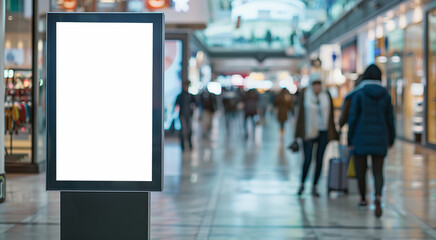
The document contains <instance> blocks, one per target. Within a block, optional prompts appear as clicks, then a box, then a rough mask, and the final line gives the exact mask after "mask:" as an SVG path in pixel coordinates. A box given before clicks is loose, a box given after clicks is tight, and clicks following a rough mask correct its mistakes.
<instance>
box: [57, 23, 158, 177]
mask: <svg viewBox="0 0 436 240" xmlns="http://www.w3.org/2000/svg"><path fill="white" fill-rule="evenodd" d="M56 44H57V46H56V104H57V105H56V124H57V125H56V179H57V180H58V181H151V180H152V102H153V100H152V94H153V92H152V86H153V85H152V83H153V74H152V69H153V65H152V64H153V25H152V24H151V23H83V22H82V23H74V22H58V23H56Z"/></svg>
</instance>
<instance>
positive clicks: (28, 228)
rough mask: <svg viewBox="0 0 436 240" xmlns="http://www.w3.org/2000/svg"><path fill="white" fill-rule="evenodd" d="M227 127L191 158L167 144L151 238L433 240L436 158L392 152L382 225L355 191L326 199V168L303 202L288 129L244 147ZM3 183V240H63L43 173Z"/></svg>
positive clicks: (266, 130)
mask: <svg viewBox="0 0 436 240" xmlns="http://www.w3.org/2000/svg"><path fill="white" fill-rule="evenodd" d="M222 122H223V121H220V122H218V121H215V122H214V128H213V130H212V133H211V137H210V139H201V138H197V137H196V139H195V142H194V143H195V145H194V150H193V151H188V152H185V153H183V154H182V152H181V150H180V148H179V147H178V141H177V140H174V139H168V141H167V143H166V148H165V158H166V161H165V170H166V175H165V191H164V192H163V193H153V194H152V205H151V208H152V215H151V218H152V225H151V226H152V230H151V236H152V239H156V240H157V239H165V240H169V239H177V240H184V239H186V240H188V239H193V240H195V239H226V240H227V239H235V240H241V239H274V240H280V239H436V152H435V151H432V150H428V149H423V148H421V147H418V146H415V145H413V144H409V143H405V142H400V141H398V142H397V144H396V145H395V147H394V148H393V149H391V151H390V153H389V157H388V159H387V162H386V165H385V175H386V179H385V180H386V188H385V191H384V195H385V198H384V215H383V217H382V218H381V219H380V220H378V219H376V218H375V217H374V215H373V206H369V207H368V208H367V209H359V208H357V200H358V196H357V194H356V187H355V186H354V185H352V186H351V189H350V191H351V193H350V194H349V195H348V196H344V195H340V194H332V195H331V196H330V197H327V194H326V188H325V186H326V173H327V168H326V167H325V168H324V173H323V178H322V181H321V182H320V185H319V190H320V191H321V197H320V198H312V197H311V195H310V184H311V183H310V182H308V183H307V188H308V190H307V192H306V194H305V195H304V196H302V197H301V198H298V197H297V195H296V192H297V188H298V185H299V178H300V166H301V157H300V155H299V154H298V153H297V154H294V153H292V152H290V151H289V150H287V149H286V146H287V145H288V144H289V143H290V142H291V141H292V137H291V136H292V134H291V133H290V129H286V133H285V135H284V137H283V139H281V138H280V136H279V135H278V132H279V130H278V126H277V124H276V122H275V118H274V117H273V116H269V117H268V118H267V119H266V121H265V123H264V125H263V126H262V125H258V126H257V127H256V130H255V131H254V132H255V134H250V135H249V137H248V139H247V140H245V138H244V134H243V133H242V132H241V130H240V129H242V127H240V126H239V127H237V126H233V128H232V131H231V132H230V134H227V132H226V130H225V127H224V126H223V125H222V126H221V125H220V126H219V127H218V125H219V124H223V123H222ZM288 125H289V124H288ZM196 136H201V135H200V134H196ZM334 147H335V146H334V144H331V146H330V149H329V151H328V153H327V157H326V161H327V160H328V158H329V156H332V154H334V150H333V148H334ZM325 166H327V165H325ZM369 179H371V177H370V178H369ZM7 180H8V182H7V194H8V195H7V197H8V198H7V202H5V203H3V204H0V239H7V240H18V239H44V240H51V239H59V193H57V192H46V191H45V185H44V184H45V177H44V174H40V175H15V174H14V175H13V174H10V175H8V176H7ZM370 181H371V180H370ZM352 184H354V182H352ZM368 185H369V187H370V188H371V189H372V185H371V184H368Z"/></svg>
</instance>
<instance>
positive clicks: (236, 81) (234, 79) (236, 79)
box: [231, 74, 244, 87]
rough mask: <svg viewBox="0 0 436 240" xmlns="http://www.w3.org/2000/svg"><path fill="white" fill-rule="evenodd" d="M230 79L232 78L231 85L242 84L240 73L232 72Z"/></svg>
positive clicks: (242, 79)
mask: <svg viewBox="0 0 436 240" xmlns="http://www.w3.org/2000/svg"><path fill="white" fill-rule="evenodd" d="M231 79H232V80H231V81H232V85H233V86H238V87H241V86H244V78H243V77H242V76H241V75H239V74H234V75H232V78H231Z"/></svg>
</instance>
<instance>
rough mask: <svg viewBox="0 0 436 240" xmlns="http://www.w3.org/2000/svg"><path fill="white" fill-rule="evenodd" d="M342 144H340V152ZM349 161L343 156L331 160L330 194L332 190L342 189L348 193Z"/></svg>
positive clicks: (341, 190)
mask: <svg viewBox="0 0 436 240" xmlns="http://www.w3.org/2000/svg"><path fill="white" fill-rule="evenodd" d="M340 147H341V145H340V144H338V150H339V152H340V149H339V148H340ZM347 169H348V163H347V159H346V158H344V157H341V156H338V157H333V158H331V159H330V161H329V175H328V194H329V195H330V192H331V191H340V192H344V193H345V194H347V193H348V177H347Z"/></svg>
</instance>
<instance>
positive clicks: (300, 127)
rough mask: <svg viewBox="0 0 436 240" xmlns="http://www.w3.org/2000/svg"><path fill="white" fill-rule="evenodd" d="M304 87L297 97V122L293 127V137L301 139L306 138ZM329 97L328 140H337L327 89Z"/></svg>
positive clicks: (337, 135)
mask: <svg viewBox="0 0 436 240" xmlns="http://www.w3.org/2000/svg"><path fill="white" fill-rule="evenodd" d="M305 91H306V89H303V90H302V91H301V93H300V95H299V97H298V103H299V110H298V115H297V124H296V127H295V139H297V138H301V139H303V140H308V139H306V137H305V129H306V126H305V111H304V95H305V94H304V93H305ZM327 93H328V96H329V99H330V106H331V107H330V114H329V122H328V129H327V134H328V135H327V136H328V141H330V140H339V134H338V132H337V130H336V126H335V122H334V115H333V100H332V97H331V95H330V93H329V92H328V91H327Z"/></svg>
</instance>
